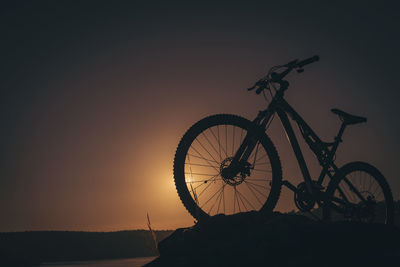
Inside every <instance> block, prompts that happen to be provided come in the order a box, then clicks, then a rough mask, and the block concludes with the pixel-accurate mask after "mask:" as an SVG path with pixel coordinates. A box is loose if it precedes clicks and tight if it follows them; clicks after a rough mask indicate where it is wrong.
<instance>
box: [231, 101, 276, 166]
mask: <svg viewBox="0 0 400 267" xmlns="http://www.w3.org/2000/svg"><path fill="white" fill-rule="evenodd" d="M273 113H274V111H272V110H271V108H267V109H266V110H263V111H260V112H259V113H258V115H257V117H256V118H255V119H254V120H253V121H252V125H251V128H250V129H249V132H248V133H247V134H246V136H245V138H244V139H243V142H242V144H241V145H240V147H239V149H238V150H237V151H236V153H235V156H234V157H233V160H232V163H233V164H237V163H239V162H247V160H248V159H249V157H250V155H251V152H253V150H254V148H255V146H256V145H257V142H258V141H259V139H260V136H261V133H262V132H264V131H262V130H264V129H265V128H266V126H267V124H268V122H269V121H270V119H271V117H272V114H273Z"/></svg>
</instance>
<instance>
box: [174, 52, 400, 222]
mask: <svg viewBox="0 0 400 267" xmlns="http://www.w3.org/2000/svg"><path fill="white" fill-rule="evenodd" d="M318 60H319V57H318V56H314V57H311V58H309V59H306V60H303V61H299V60H293V61H291V62H289V63H287V64H285V65H279V66H275V67H272V68H271V69H270V71H269V72H268V74H267V75H266V76H265V77H263V78H262V79H260V80H259V81H258V82H256V83H255V85H254V86H253V87H251V88H249V89H248V90H249V91H250V90H253V89H256V93H257V94H260V93H261V92H262V93H263V94H264V97H265V98H266V92H267V93H269V94H270V95H271V101H270V102H269V105H268V107H267V109H265V110H263V111H260V112H259V114H258V116H257V117H256V118H255V119H254V120H253V121H249V120H247V119H245V118H242V117H239V116H236V115H228V114H220V115H213V116H210V117H206V118H204V119H202V120H200V121H199V122H197V123H195V124H194V125H193V126H192V127H191V128H190V129H189V130H188V131H187V132H186V133H185V135H184V136H183V137H182V139H181V141H180V143H179V145H178V148H177V150H176V154H175V159H174V179H175V185H176V188H177V191H178V194H179V197H180V199H181V200H182V202H183V204H184V206H185V207H186V209H187V210H188V211H189V212H190V214H192V216H193V217H195V218H196V219H198V220H201V219H203V218H205V217H208V216H210V215H215V214H219V213H223V214H235V213H238V212H243V211H250V210H256V211H261V212H267V211H272V210H273V208H274V207H275V205H276V203H277V201H278V198H279V195H280V192H281V186H282V185H284V186H286V187H288V188H289V189H290V190H292V191H293V192H294V201H295V204H296V206H297V208H298V209H299V210H300V211H302V212H306V213H309V214H312V215H313V216H314V217H316V218H319V219H323V220H354V221H365V222H381V223H387V224H392V223H393V210H394V208H393V197H392V193H391V190H390V187H389V185H388V183H387V182H386V180H385V178H384V176H383V175H382V174H381V173H380V172H379V170H378V169H376V168H375V167H373V166H372V165H370V164H368V163H364V162H351V163H348V164H346V165H344V166H343V167H341V168H339V167H337V166H336V164H335V163H334V161H335V153H336V150H337V148H338V145H339V143H340V142H342V135H343V132H344V129H345V128H346V126H348V125H352V124H357V123H362V122H366V121H367V119H366V118H363V117H359V116H354V115H350V114H348V113H346V112H344V111H341V110H339V109H332V112H333V113H334V114H336V115H338V116H339V118H340V120H341V121H342V125H341V127H340V129H339V132H338V134H337V136H336V137H335V139H334V141H333V142H323V141H321V139H320V138H319V137H318V136H317V135H316V134H315V132H314V131H313V130H312V129H311V128H310V127H309V126H308V125H307V123H306V122H305V121H304V120H303V119H302V118H301V117H300V115H299V114H298V113H297V112H296V111H295V110H294V109H293V108H292V107H291V106H290V105H289V104H288V103H287V102H286V101H285V99H284V93H285V91H286V90H287V89H288V87H289V83H288V82H287V81H286V80H283V78H284V77H285V76H286V75H288V74H289V73H290V72H291V71H293V70H296V71H297V72H298V73H301V72H303V67H304V66H305V65H307V64H310V63H313V62H315V61H318ZM278 70H280V72H277V71H278ZM275 114H277V115H278V117H279V119H280V120H281V122H282V124H283V127H284V129H285V132H286V134H287V136H288V138H289V141H290V144H291V146H292V148H293V151H294V154H295V156H296V158H297V160H298V163H299V166H300V170H301V172H302V175H303V177H304V182H302V183H300V184H299V185H298V186H294V185H293V184H291V183H290V182H289V181H286V180H284V181H282V168H281V162H280V159H279V156H278V153H277V151H276V149H275V146H274V145H273V143H272V142H271V140H270V138H269V137H268V136H267V135H266V133H265V132H266V130H267V129H268V126H269V125H270V123H271V121H272V119H273V117H274V115H275ZM288 116H289V117H290V118H291V119H292V120H294V121H295V122H296V123H297V125H298V127H299V129H300V132H301V135H302V137H303V138H304V140H305V141H306V143H307V144H308V146H309V147H310V149H311V150H312V151H313V153H314V154H315V155H316V157H317V159H318V161H319V164H320V165H321V167H322V171H321V173H320V175H319V178H318V179H317V180H312V179H311V176H310V173H309V171H308V168H307V165H306V162H305V160H304V157H303V154H302V152H301V149H300V146H299V143H298V141H297V138H296V135H295V133H294V130H293V128H292V126H291V123H290V121H289V119H288ZM325 177H329V178H330V180H329V183H328V185H327V186H325V187H324V186H323V182H324V179H325ZM316 206H317V208H315V207H316Z"/></svg>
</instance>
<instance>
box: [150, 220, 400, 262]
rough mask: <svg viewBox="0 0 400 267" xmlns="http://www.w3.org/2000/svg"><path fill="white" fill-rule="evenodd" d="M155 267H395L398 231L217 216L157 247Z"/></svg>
mask: <svg viewBox="0 0 400 267" xmlns="http://www.w3.org/2000/svg"><path fill="white" fill-rule="evenodd" d="M158 248H159V252H160V257H158V258H157V259H155V260H154V261H153V262H151V263H149V264H147V265H146V266H147V267H158V266H307V267H311V266H400V265H399V264H400V229H399V228H397V227H394V226H387V225H379V224H363V223H354V222H335V223H322V222H317V221H313V220H311V219H309V218H307V217H304V216H301V215H289V214H280V213H273V214H271V215H269V216H268V217H265V216H261V215H260V214H259V213H256V212H248V213H240V214H236V215H231V216H225V215H216V216H213V217H210V218H209V219H208V220H207V221H202V222H200V223H197V224H196V225H194V226H192V227H189V228H180V229H177V230H176V231H175V232H174V233H173V234H172V235H170V236H169V237H168V238H166V239H164V240H163V241H162V242H160V243H159V246H158Z"/></svg>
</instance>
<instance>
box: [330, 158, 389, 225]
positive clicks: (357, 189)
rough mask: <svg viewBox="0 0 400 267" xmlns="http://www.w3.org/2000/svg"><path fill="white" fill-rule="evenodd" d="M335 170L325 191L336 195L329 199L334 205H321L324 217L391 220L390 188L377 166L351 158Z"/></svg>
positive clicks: (376, 221)
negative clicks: (336, 174) (336, 172)
mask: <svg viewBox="0 0 400 267" xmlns="http://www.w3.org/2000/svg"><path fill="white" fill-rule="evenodd" d="M339 174H340V175H338V177H335V178H334V179H332V180H331V182H330V183H329V185H328V189H327V191H326V192H327V194H328V196H333V197H334V198H336V200H333V201H332V203H333V204H334V205H336V206H337V207H338V209H333V208H326V209H324V217H325V218H326V219H327V220H331V221H340V220H345V221H360V222H372V223H385V224H393V220H394V204H393V196H392V192H391V190H390V187H389V185H388V183H387V182H386V180H385V178H384V176H383V175H382V174H381V173H380V172H379V170H378V169H376V168H375V167H374V166H372V165H370V164H368V163H364V162H351V163H348V164H346V165H345V166H343V167H342V168H341V169H340V172H339Z"/></svg>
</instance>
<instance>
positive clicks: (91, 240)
mask: <svg viewBox="0 0 400 267" xmlns="http://www.w3.org/2000/svg"><path fill="white" fill-rule="evenodd" d="M155 232H156V236H157V241H161V240H163V239H164V238H165V237H167V236H169V235H170V234H171V233H172V232H173V231H171V230H161V231H155ZM151 256H157V250H156V248H155V246H154V240H153V238H152V235H151V233H150V231H148V230H125V231H115V232H86V231H24V232H2V233H0V264H1V265H2V266H10V265H16V264H18V265H20V266H31V265H35V264H36V265H37V264H40V263H43V262H64V261H65V262H69V261H89V260H105V259H125V258H137V257H151Z"/></svg>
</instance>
